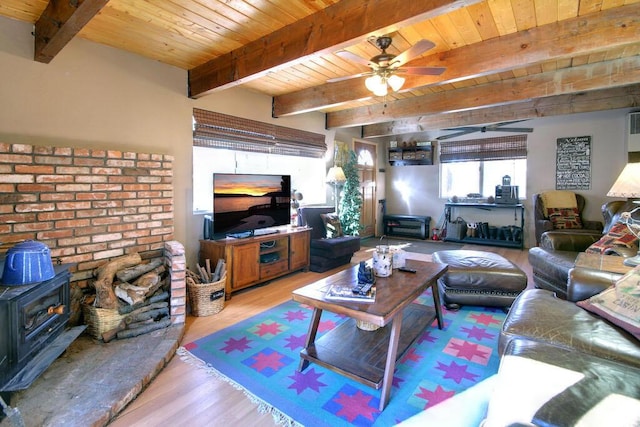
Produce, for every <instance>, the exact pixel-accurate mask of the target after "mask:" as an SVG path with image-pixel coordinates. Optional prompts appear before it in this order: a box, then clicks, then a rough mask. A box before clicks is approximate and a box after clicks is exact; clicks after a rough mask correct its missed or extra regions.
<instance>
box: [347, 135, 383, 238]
mask: <svg viewBox="0 0 640 427" xmlns="http://www.w3.org/2000/svg"><path fill="white" fill-rule="evenodd" d="M353 149H354V151H355V152H356V157H357V159H358V166H357V167H358V178H359V179H360V195H361V196H362V211H361V212H360V225H361V231H360V237H362V238H365V237H374V236H375V232H376V206H377V203H376V159H377V158H378V152H377V145H376V144H374V143H371V142H366V141H362V140H357V139H356V140H354V141H353Z"/></svg>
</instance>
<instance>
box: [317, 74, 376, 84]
mask: <svg viewBox="0 0 640 427" xmlns="http://www.w3.org/2000/svg"><path fill="white" fill-rule="evenodd" d="M371 75H373V73H372V72H366V73H358V74H353V75H351V76H346V77H335V78H333V79H329V80H327V83H335V82H341V81H343V80H350V79H356V78H358V77H364V76H371Z"/></svg>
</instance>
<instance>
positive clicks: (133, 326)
mask: <svg viewBox="0 0 640 427" xmlns="http://www.w3.org/2000/svg"><path fill="white" fill-rule="evenodd" d="M153 322H155V320H154V319H147V320H143V321H141V322H134V323H129V324H128V325H127V328H126V329H137V328H142V327H143V326H145V325H148V324H149V323H153Z"/></svg>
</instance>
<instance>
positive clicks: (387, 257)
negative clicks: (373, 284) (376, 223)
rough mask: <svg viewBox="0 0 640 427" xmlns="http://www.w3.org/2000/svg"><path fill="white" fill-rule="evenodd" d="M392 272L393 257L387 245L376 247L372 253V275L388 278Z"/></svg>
mask: <svg viewBox="0 0 640 427" xmlns="http://www.w3.org/2000/svg"><path fill="white" fill-rule="evenodd" d="M392 272H393V255H392V254H391V251H390V250H389V246H387V245H379V246H376V250H375V252H374V253H373V273H374V274H375V275H376V276H378V277H389V276H391V273H392Z"/></svg>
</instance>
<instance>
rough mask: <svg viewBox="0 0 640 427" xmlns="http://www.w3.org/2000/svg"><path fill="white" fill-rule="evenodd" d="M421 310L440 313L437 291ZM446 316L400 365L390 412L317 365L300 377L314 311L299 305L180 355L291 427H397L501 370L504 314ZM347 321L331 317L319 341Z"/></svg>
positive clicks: (369, 391)
mask: <svg viewBox="0 0 640 427" xmlns="http://www.w3.org/2000/svg"><path fill="white" fill-rule="evenodd" d="M416 303H419V304H425V305H431V306H432V305H433V299H432V298H431V294H430V291H427V292H425V293H424V294H423V295H422V296H420V297H419V298H418V299H417V300H416ZM443 313H444V320H445V328H444V329H443V330H439V329H438V327H437V323H436V322H434V324H433V325H432V326H431V327H429V328H427V329H426V330H425V331H424V333H423V334H422V335H421V336H420V337H418V339H417V340H416V342H415V343H414V344H413V345H412V346H411V347H409V349H408V350H407V351H406V353H405V354H404V355H403V356H402V357H401V358H400V359H399V360H398V363H397V364H396V371H395V374H394V379H393V387H392V390H391V399H390V401H389V403H388V405H387V406H386V408H385V409H384V411H383V412H380V411H379V410H378V406H379V402H380V391H379V390H375V389H373V388H370V387H367V386H365V385H362V384H360V383H358V382H356V381H353V380H350V379H348V378H346V377H344V376H342V375H339V374H336V373H333V372H331V371H329V370H327V369H324V368H322V367H320V366H318V365H315V364H313V363H312V364H310V365H309V367H307V368H306V369H305V370H304V371H303V372H298V371H297V368H298V362H299V359H300V358H299V353H300V350H301V349H302V347H303V346H304V342H305V337H306V333H307V328H308V327H309V321H310V318H311V314H312V309H311V308H310V307H308V306H305V305H301V304H298V303H296V302H293V301H290V302H286V303H284V304H281V305H279V306H277V307H275V308H273V309H270V310H267V311H265V312H263V313H261V314H258V315H256V316H254V317H251V318H249V319H247V320H244V321H242V322H239V323H237V324H235V325H233V326H230V327H228V328H226V329H223V330H221V331H219V332H216V333H214V334H212V335H209V336H207V337H204V338H201V339H199V340H197V341H194V342H191V343H188V344H186V345H185V346H184V347H181V348H180V349H179V350H178V353H179V354H180V355H181V356H182V358H183V360H186V361H191V362H192V363H196V364H199V365H200V366H202V367H206V368H207V369H209V370H210V371H211V372H212V373H214V374H216V375H219V376H220V377H221V378H223V379H225V380H227V381H229V382H230V383H232V384H234V385H236V386H238V387H239V388H241V389H243V390H244V391H245V392H246V393H247V395H248V396H250V397H251V398H253V399H255V400H256V401H257V402H258V403H259V404H260V405H261V408H262V409H263V410H267V411H271V412H272V413H273V414H274V418H275V419H276V420H277V421H279V422H282V423H284V424H296V423H299V424H301V425H305V426H314V427H315V426H343V425H344V426H347V425H360V426H390V425H394V424H397V423H398V422H400V421H403V420H405V419H407V418H409V417H411V416H413V415H415V414H417V413H418V412H420V411H423V410H424V409H427V408H429V407H431V406H433V405H435V404H437V403H439V402H442V401H444V400H446V399H448V398H450V397H452V396H454V395H455V394H457V393H460V392H461V391H463V390H465V389H467V388H469V387H471V386H473V385H475V384H477V383H479V382H481V381H482V380H484V379H485V378H487V377H489V376H491V375H493V374H495V373H496V372H497V370H498V363H499V356H498V354H497V337H498V332H499V329H500V326H501V325H502V322H503V321H504V318H505V315H504V313H503V312H502V310H499V309H492V308H483V307H463V308H462V309H461V310H459V311H457V312H453V311H447V310H446V309H444V308H443ZM344 320H345V318H344V317H342V316H339V315H336V314H334V313H330V312H327V311H324V312H323V313H322V317H321V319H320V327H319V328H318V337H319V336H321V335H322V334H323V333H326V332H327V331H328V330H330V329H332V328H334V327H335V326H336V325H338V324H340V323H341V322H343V321H344ZM362 333H367V332H366V331H362Z"/></svg>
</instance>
